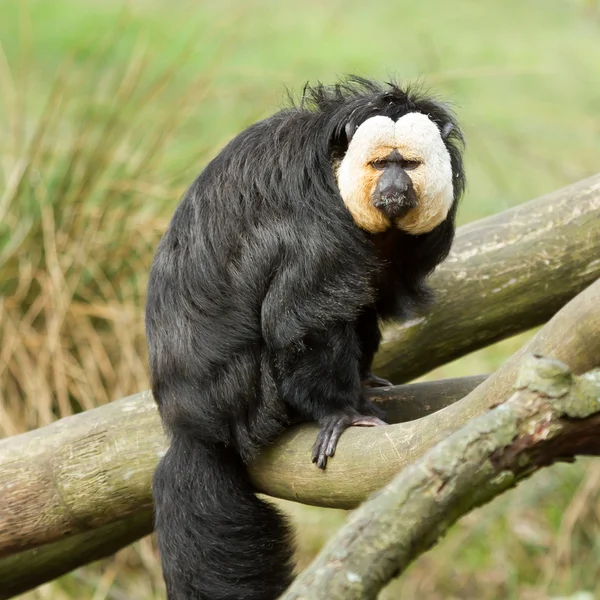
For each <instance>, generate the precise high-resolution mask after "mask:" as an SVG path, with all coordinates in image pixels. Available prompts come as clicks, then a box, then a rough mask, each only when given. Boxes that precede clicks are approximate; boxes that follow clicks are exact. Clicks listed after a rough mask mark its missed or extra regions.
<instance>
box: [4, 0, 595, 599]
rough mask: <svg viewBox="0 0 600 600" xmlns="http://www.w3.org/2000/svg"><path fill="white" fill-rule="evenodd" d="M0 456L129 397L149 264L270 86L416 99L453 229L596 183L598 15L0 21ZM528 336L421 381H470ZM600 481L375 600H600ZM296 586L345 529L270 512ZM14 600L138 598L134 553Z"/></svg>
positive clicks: (525, 488)
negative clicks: (3, 443) (449, 168)
mask: <svg viewBox="0 0 600 600" xmlns="http://www.w3.org/2000/svg"><path fill="white" fill-rule="evenodd" d="M0 43H1V47H0V51H1V52H0V92H1V93H0V293H1V295H2V297H0V382H1V385H0V435H8V434H12V433H16V432H18V431H22V430H24V429H27V428H30V427H35V426H39V425H41V424H44V423H47V422H49V421H51V420H53V419H55V418H56V417H59V416H63V415H65V414H69V413H70V412H73V411H76V410H81V409H82V408H89V407H91V406H93V405H94V404H95V403H97V402H106V401H108V400H110V399H113V398H116V397H118V396H120V395H125V394H127V393H130V392H134V391H137V390H139V389H140V388H141V387H146V386H147V372H146V368H145V349H144V340H143V329H142V304H143V296H144V288H145V280H146V274H147V270H148V266H149V263H150V260H151V255H152V250H153V248H154V245H155V244H156V241H157V239H158V237H159V236H160V233H161V232H162V231H163V230H164V227H165V226H166V223H167V220H168V218H169V216H170V214H171V213H172V211H173V209H174V207H175V206H176V204H177V201H178V198H179V197H180V194H181V193H182V191H183V189H184V188H185V186H186V185H187V184H188V183H190V182H191V180H192V179H193V177H194V176H195V175H196V174H197V172H198V171H199V170H200V169H201V168H202V166H203V165H204V164H205V163H206V161H207V160H208V159H209V158H210V157H211V156H212V155H213V154H214V153H215V152H216V151H217V150H218V148H219V147H221V146H222V145H223V144H224V143H225V142H226V141H227V140H228V139H230V138H231V137H232V136H233V135H235V133H237V132H238V131H239V130H240V129H242V128H243V127H245V126H247V125H248V124H250V123H251V122H253V121H254V120H256V119H258V118H261V117H263V116H266V115H268V114H270V113H271V112H273V111H274V110H276V109H277V108H278V107H280V106H281V104H282V102H283V99H284V97H285V94H284V88H285V87H286V86H288V87H290V88H292V89H294V90H296V91H297V90H299V89H300V88H301V86H302V84H303V83H304V82H305V81H307V80H308V81H315V80H322V81H326V82H330V81H333V80H335V79H336V78H337V77H338V76H340V75H343V74H345V73H357V74H361V75H368V76H373V77H377V78H385V77H388V76H394V77H398V78H400V79H402V80H417V79H420V80H422V81H423V82H424V83H425V84H426V85H427V86H428V87H430V88H432V89H433V90H434V91H435V92H436V93H437V94H439V95H440V96H441V97H444V98H447V99H450V100H451V101H452V102H453V104H454V106H455V108H456V111H457V113H458V115H459V118H460V120H461V122H462V123H463V125H464V129H465V134H466V137H467V143H468V145H467V154H466V166H467V171H468V178H469V187H468V192H467V195H466V197H465V199H464V201H463V204H462V206H461V210H460V220H461V222H466V221H470V220H473V219H476V218H480V217H482V216H485V215H489V214H492V213H495V212H499V211H501V210H503V209H505V208H507V207H509V206H512V205H515V204H518V203H521V202H524V201H527V200H529V199H531V198H533V197H535V196H538V195H540V194H543V193H546V192H549V191H552V190H554V189H556V188H558V187H561V186H564V185H567V184H569V183H571V182H574V181H576V180H579V179H581V178H584V177H586V176H588V175H591V174H593V173H594V172H595V171H597V170H598V165H600V143H599V140H600V85H599V84H598V83H599V80H600V67H599V65H600V3H598V2H597V1H595V0H591V1H590V0H581V1H575V0H572V1H568V0H503V1H502V2H492V1H491V0H455V1H453V2H448V1H445V0H421V1H420V2H415V1H414V0H413V1H410V2H408V1H406V0H388V1H381V0H375V1H373V2H368V3H365V2H358V1H356V0H350V1H346V2H341V1H339V0H335V1H332V2H323V1H317V0H306V2H303V3H299V2H291V0H287V1H285V0H284V1H281V2H273V1H272V0H248V1H246V2H242V0H220V1H219V2H217V1H216V0H214V1H211V2H204V3H199V2H191V1H185V0H171V1H170V2H168V3H167V2H159V1H150V0H146V1H143V0H130V1H129V2H125V1H123V2H117V1H115V0H105V1H104V2H92V1H90V0H88V1H87V2H81V1H76V0H28V1H25V0H1V1H0ZM526 338H527V334H523V335H521V336H518V337H517V338H513V339H511V340H505V341H504V342H502V343H500V344H498V345H495V346H494V347H492V348H489V349H486V350H484V351H480V352H477V353H475V354H473V355H470V356H468V357H464V358H463V359H460V360H458V361H455V362H454V363H451V364H449V365H445V366H443V367H440V368H439V369H437V370H436V371H435V372H434V373H432V374H430V377H447V376H453V375H460V374H473V373H480V372H489V371H491V370H493V369H495V368H497V367H498V366H499V365H500V364H501V363H502V361H503V360H505V358H506V357H507V356H508V355H509V354H510V353H511V352H513V351H514V350H516V349H517V348H518V347H519V346H520V345H521V344H522V343H523V341H524V340H525V339H526ZM599 489H600V474H599V470H598V467H597V466H596V465H594V464H593V463H591V462H583V463H581V464H579V465H575V466H560V467H557V468H553V469H550V470H548V471H546V472H545V473H543V474H540V475H538V476H536V477H535V478H534V479H532V480H531V481H529V482H526V483H525V484H522V485H521V486H520V487H519V488H518V489H517V490H515V491H513V492H511V493H509V494H507V495H505V496H504V497H502V498H500V499H498V500H497V501H495V502H493V503H492V504H491V505H490V506H488V507H484V508H482V509H480V510H478V511H476V512H475V513H473V514H472V515H469V516H468V517H466V518H464V519H463V520H462V521H461V522H460V523H459V524H458V525H457V526H456V527H455V528H453V530H452V531H451V532H450V534H449V535H448V537H447V538H446V539H445V540H444V541H442V542H441V543H440V545H439V546H438V547H437V548H435V549H434V550H433V551H431V552H430V553H428V554H427V555H425V556H424V557H422V558H421V559H420V560H419V561H417V562H416V563H415V564H414V565H413V566H412V567H411V569H410V570H409V572H408V573H407V574H406V575H405V576H404V577H403V578H402V580H401V581H400V582H397V583H395V584H393V585H392V586H391V587H390V589H389V590H387V591H386V592H385V594H384V597H385V598H386V599H387V600H392V599H395V598H400V597H401V598H403V599H407V598H416V599H422V598H427V599H432V600H435V599H438V598H440V599H445V598H473V599H483V600H486V599H492V598H515V599H517V598H518V599H525V600H527V599H531V600H533V599H541V598H548V597H550V596H552V595H569V594H573V593H575V592H576V591H578V590H588V591H591V592H594V593H600V590H598V589H596V587H597V585H598V584H597V581H599V580H600V579H599V577H598V575H599V573H598V565H600V547H599V544H598V542H597V539H600V538H599V536H598V533H599V527H600V521H599V514H600V513H599V512H598V511H599V508H600V504H599ZM286 507H288V509H289V510H290V511H291V513H292V515H293V518H294V520H295V521H296V522H297V524H298V529H299V532H300V533H299V552H298V557H299V561H300V565H304V564H306V563H307V561H308V560H310V557H311V556H312V555H313V554H314V553H315V552H316V551H317V550H318V548H319V547H320V545H321V544H322V543H323V541H324V540H325V539H326V538H327V537H328V536H329V535H331V533H332V532H333V531H335V529H336V528H337V527H338V526H339V525H340V524H341V523H342V521H343V518H344V513H343V512H341V511H335V512H333V511H326V510H321V509H314V508H307V507H301V506H297V505H289V504H286ZM135 548H136V549H135V551H134V552H132V551H131V550H129V551H125V552H121V553H119V555H118V556H117V558H116V559H114V560H111V561H105V562H103V563H100V565H99V566H98V567H90V568H86V569H81V570H79V571H78V572H77V573H75V574H71V575H68V576H66V577H64V578H62V579H61V580H60V581H58V582H56V583H53V584H50V585H48V586H44V587H43V588H40V589H39V590H38V591H36V592H33V593H31V594H28V595H27V596H26V597H27V598H28V599H29V600H34V599H35V600H41V599H42V598H53V599H56V600H61V599H63V598H65V599H66V598H93V600H101V599H104V598H115V599H117V600H118V598H122V597H127V598H142V597H143V598H152V597H154V596H156V597H160V595H161V593H162V591H161V590H162V588H161V585H162V583H161V580H160V573H159V570H158V567H157V562H156V552H155V548H154V547H153V545H152V544H151V543H149V542H148V541H146V542H144V543H141V544H137V545H136V547H135Z"/></svg>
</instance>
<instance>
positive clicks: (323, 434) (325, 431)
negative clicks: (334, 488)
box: [312, 410, 387, 469]
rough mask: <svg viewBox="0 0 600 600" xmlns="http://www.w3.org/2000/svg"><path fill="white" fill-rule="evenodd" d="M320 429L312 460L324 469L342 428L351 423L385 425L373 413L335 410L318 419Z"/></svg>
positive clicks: (332, 453)
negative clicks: (363, 413)
mask: <svg viewBox="0 0 600 600" xmlns="http://www.w3.org/2000/svg"><path fill="white" fill-rule="evenodd" d="M319 424H320V425H321V430H320V431H319V433H318V434H317V440H316V442H315V445H314V447H313V452H312V462H313V463H317V467H319V469H325V467H326V466H327V459H328V458H329V457H331V456H333V455H334V454H335V449H336V447H337V444H338V441H339V439H340V437H341V435H342V433H344V430H345V429H347V428H348V427H350V426H352V425H356V426H360V427H378V426H380V425H387V423H386V422H385V421H382V420H381V419H380V418H379V417H376V416H374V415H362V414H360V413H359V412H358V411H355V410H352V411H351V412H349V411H345V412H342V411H340V412H335V413H333V414H331V415H327V416H326V417H323V418H322V419H320V420H319Z"/></svg>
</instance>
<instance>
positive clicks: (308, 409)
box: [146, 78, 464, 600]
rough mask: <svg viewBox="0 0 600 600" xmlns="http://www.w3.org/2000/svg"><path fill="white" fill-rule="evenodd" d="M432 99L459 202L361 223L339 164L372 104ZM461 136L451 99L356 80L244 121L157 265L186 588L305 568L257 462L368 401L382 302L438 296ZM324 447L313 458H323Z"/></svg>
mask: <svg viewBox="0 0 600 600" xmlns="http://www.w3.org/2000/svg"><path fill="white" fill-rule="evenodd" d="M408 112H422V113H425V114H427V115H428V116H429V117H430V118H431V119H432V120H433V121H434V122H435V123H436V124H437V125H438V126H439V127H440V131H444V132H446V131H447V130H448V129H450V127H447V125H448V124H449V123H450V124H451V125H452V128H451V129H452V130H451V132H450V134H449V135H448V137H446V139H445V143H446V145H447V148H448V150H449V152H450V156H451V160H452V168H453V174H454V193H455V202H454V206H453V208H452V210H451V211H450V214H449V215H448V217H447V219H446V220H445V221H444V222H443V223H442V224H441V225H439V226H438V227H437V228H436V229H434V230H433V231H431V232H430V233H427V234H423V235H417V236H413V235H408V234H406V233H403V232H402V231H399V230H397V229H393V230H390V231H388V232H386V233H382V234H377V235H371V234H369V233H366V232H365V231H363V230H361V229H359V228H358V227H357V226H356V225H355V224H354V222H353V220H352V217H351V215H350V213H349V211H348V209H347V208H346V206H345V205H344V202H343V201H342V198H341V197H340V194H339V191H338V189H337V186H336V181H335V176H334V172H333V169H332V162H334V161H336V160H339V159H341V158H342V157H343V155H344V152H345V151H346V148H347V144H348V141H347V137H346V135H347V131H348V130H352V129H356V127H358V126H359V125H360V124H361V123H362V122H363V121H365V120H366V119H367V118H369V117H372V116H375V115H384V116H388V117H391V118H392V119H393V120H397V119H398V118H400V117H401V116H403V115H404V114H406V113H408ZM461 146H462V138H461V134H460V130H459V128H458V124H457V123H456V122H455V121H454V117H453V116H452V115H451V114H450V112H449V111H448V110H447V109H446V108H445V107H444V106H443V105H442V104H440V103H438V102H436V101H433V100H431V99H429V98H427V97H426V96H424V95H420V94H419V93H416V92H415V93H413V92H412V91H406V90H403V89H402V88H400V87H399V86H398V85H396V84H385V85H379V84H377V83H373V82H371V81H367V80H363V79H359V78H351V79H348V80H346V81H345V82H343V83H340V84H338V85H335V86H332V87H326V86H323V85H320V84H319V85H316V86H315V87H306V88H305V90H304V94H303V98H302V100H301V102H300V103H298V104H297V105H296V106H293V107H292V108H289V109H286V110H283V111H282V112H279V113H277V114H275V115H274V116H272V117H270V118H268V119H266V120H264V121H262V122H260V123H257V124H255V125H253V126H251V127H249V128H248V129H247V130H245V131H244V132H242V133H241V134H239V135H238V136H237V137H236V138H235V139H234V140H233V141H231V142H230V143H229V144H228V145H227V146H226V147H225V148H224V149H223V151H222V152H221V153H220V154H219V155H218V156H217V157H216V158H215V159H214V160H213V161H212V162H210V163H209V164H208V166H207V167H206V169H205V170H204V171H203V172H202V173H201V175H200V176H199V177H198V179H197V180H196V181H195V182H194V183H193V184H192V186H191V187H190V189H189V190H188V191H187V193H186V194H185V197H184V198H183V200H182V202H181V204H180V205H179V207H178V208H177V210H176V212H175V214H174V216H173V219H172V222H171V225H170V227H169V229H168V231H167V232H166V234H165V236H164V238H163V239H162V241H161V242H160V245H159V247H158V250H157V253H156V257H155V260H154V264H153V267H152V270H151V274H150V282H149V288H148V300H147V308H146V327H147V338H148V346H149V351H150V368H151V378H152V390H153V393H154V397H155V398H156V401H157V403H158V406H159V409H160V414H161V417H162V419H163V421H164V424H165V427H166V429H167V431H168V432H169V434H170V437H171V446H170V448H169V450H168V451H167V453H166V455H165V456H164V458H163V459H162V460H161V461H160V464H159V466H158V468H157V470H156V474H155V477H154V484H153V494H154V501H155V507H156V531H157V534H158V541H159V546H160V553H161V557H162V564H163V571H164V577H165V580H166V584H167V590H168V597H169V599H170V600H225V599H227V600H234V599H244V600H270V599H273V598H276V597H277V596H278V595H279V594H280V593H281V592H283V590H284V589H285V588H286V587H287V585H288V584H289V583H290V581H291V572H292V570H291V556H292V551H291V544H290V531H289V528H288V526H287V524H286V523H285V521H284V519H283V518H282V516H281V515H280V514H279V513H278V512H277V511H276V510H275V509H274V508H273V507H272V506H271V505H269V504H267V503H266V502H264V501H262V500H260V499H258V498H257V497H256V496H255V493H254V490H253V488H252V485H251V483H250V482H249V480H248V476H247V475H246V470H245V465H246V463H248V461H250V460H251V459H252V458H253V457H254V456H255V455H256V453H257V451H258V449H259V448H261V447H262V446H264V445H266V444H270V443H271V442H273V440H274V439H275V438H276V437H277V435H278V434H280V433H281V432H282V430H283V429H284V428H285V427H286V425H288V424H289V423H290V422H291V421H292V420H298V419H304V420H316V421H320V422H321V423H322V424H323V423H325V422H326V421H327V418H328V417H331V416H332V415H335V414H340V413H341V414H345V413H349V414H354V413H357V412H358V413H362V414H365V412H366V413H368V412H369V410H370V409H369V407H368V405H367V404H366V403H365V402H364V401H363V399H362V395H361V384H360V382H361V379H362V378H364V377H366V376H367V374H368V373H369V372H370V369H371V361H372V359H373V355H374V354H375V352H376V350H377V348H378V346H379V342H380V334H379V329H378V324H377V319H378V317H379V318H399V317H400V318H402V317H406V316H407V315H408V314H410V312H411V311H412V310H413V309H415V308H418V307H420V306H423V305H424V304H426V302H427V301H428V299H429V291H428V288H427V286H426V284H425V277H426V276H427V275H428V274H429V273H430V272H431V271H432V270H433V268H434V267H435V266H436V265H437V264H438V263H439V262H440V261H441V260H442V259H443V258H444V257H445V256H446V255H447V253H448V251H449V248H450V244H451V242H452V238H453V235H454V215H455V210H456V201H457V200H458V198H459V196H460V195H461V193H462V191H463V187H464V177H463V171H462V162H461V152H460V149H461ZM308 459H309V457H307V460H308Z"/></svg>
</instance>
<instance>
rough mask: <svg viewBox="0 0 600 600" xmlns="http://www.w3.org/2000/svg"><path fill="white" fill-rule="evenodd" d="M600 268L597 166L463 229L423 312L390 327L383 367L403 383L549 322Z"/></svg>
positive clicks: (381, 358)
mask: <svg viewBox="0 0 600 600" xmlns="http://www.w3.org/2000/svg"><path fill="white" fill-rule="evenodd" d="M598 277H600V174H598V175H595V176H594V177H590V178H589V179H586V180H584V181H580V182H579V183H576V184H574V185H571V186H569V187H566V188H564V189H561V190H558V191H556V192H553V193H551V194H548V195H546V196H542V197H541V198H538V199H537V200H532V201H531V202H528V203H526V204H522V205H520V206H517V207H515V208H512V209H510V210H507V211H504V212H502V213H499V214H497V215H494V216H492V217H489V218H487V219H482V220H480V221H476V222H474V223H470V224H468V225H465V226H463V227H461V228H460V229H459V230H458V233H457V236H456V240H455V243H454V246H453V249H452V252H451V253H450V256H449V257H448V259H447V260H446V261H445V262H444V263H443V264H441V265H440V266H439V267H438V268H437V270H436V272H435V273H434V274H433V276H432V277H431V284H432V286H433V288H434V290H435V293H436V304H435V306H434V307H433V310H432V311H431V312H430V313H429V314H428V315H427V316H426V317H424V318H420V319H415V320H412V321H410V322H408V323H405V324H399V325H390V326H388V327H387V328H386V331H385V335H384V344H383V346H382V349H381V351H380V353H379V355H378V356H377V359H376V372H377V374H378V375H382V376H383V377H386V378H388V379H390V380H391V381H393V382H394V383H402V382H404V381H410V380H411V379H414V378H415V377H418V376H420V375H423V374H424V373H426V372H427V371H430V370H431V369H433V368H435V367H437V366H439V365H443V364H446V363H447V362H449V361H451V360H454V359H455V358H458V357H460V356H463V355H465V354H467V353H469V352H472V351H474V350H477V349H479V348H482V347H484V346H487V345H489V344H490V343H492V342H495V341H498V340H500V339H503V338H506V337H509V336H511V335H514V334H516V333H519V332H521V331H525V330H527V329H531V328H533V327H536V326H538V325H542V324H543V323H545V322H546V321H547V320H548V319H549V318H550V317H551V316H552V315H553V314H554V313H555V312H556V311H557V310H559V309H560V307H561V306H563V305H564V304H565V303H566V302H568V301H569V300H570V299H571V298H573V297H574V296H575V295H576V294H578V293H579V292H580V291H581V290H583V289H584V288H585V287H586V286H588V285H589V284H590V283H592V282H593V281H595V280H596V279H598Z"/></svg>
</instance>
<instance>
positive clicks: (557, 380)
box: [282, 355, 600, 600]
mask: <svg viewBox="0 0 600 600" xmlns="http://www.w3.org/2000/svg"><path fill="white" fill-rule="evenodd" d="M516 387H517V388H518V391H517V392H516V393H515V394H514V395H513V396H512V397H511V398H510V399H509V400H508V401H507V402H506V403H504V404H502V405H500V406H498V407H497V408H495V409H493V410H491V411H488V412H487V413H485V414H483V415H481V416H480V417H478V418H476V419H473V420H472V421H471V422H469V423H468V424H467V425H466V426H465V427H464V428H462V429H460V430H459V431H456V432H455V433H454V434H452V435H451V436H450V437H448V438H447V439H446V440H444V441H442V442H440V443H439V444H438V445H437V446H435V447H434V448H433V449H432V450H430V451H429V452H427V453H426V454H425V455H424V456H423V457H422V458H421V459H420V460H418V461H417V462H415V463H413V464H411V465H410V466H408V467H407V468H405V469H404V470H403V471H402V472H401V473H399V474H398V475H397V476H396V477H395V478H394V479H393V481H392V482H391V483H389V484H388V485H387V486H386V487H385V488H384V489H383V490H381V491H380V492H379V493H377V494H375V495H374V496H373V497H372V498H371V499H369V500H368V501H367V502H365V503H364V504H363V505H362V506H361V507H360V508H359V509H358V510H356V511H355V512H354V513H353V515H352V516H351V517H350V519H349V521H348V522H347V524H346V525H345V526H344V527H343V528H342V530H341V531H340V532H339V533H338V534H337V535H336V536H335V537H334V538H333V539H332V540H330V542H329V543H328V544H327V546H326V547H325V548H324V549H323V551H322V552H321V553H320V554H319V556H318V557H317V558H316V559H315V560H314V561H313V563H312V564H311V565H310V566H309V567H308V568H307V569H306V570H305V571H304V572H303V573H302V574H301V575H300V576H299V577H298V578H297V579H296V581H295V582H294V583H293V584H292V586H291V587H290V589H289V590H288V591H287V592H286V593H285V594H284V595H283V596H282V600H309V599H312V598H328V599H330V600H338V599H339V600H341V599H344V600H353V599H354V600H368V599H371V598H376V597H377V594H378V592H379V590H380V589H381V588H382V587H383V586H384V585H385V584H386V583H387V582H388V581H389V580H390V579H392V578H393V577H397V576H398V575H400V574H401V573H402V572H403V571H404V570H405V569H406V567H407V566H408V565H409V564H410V563H411V562H412V561H413V560H414V559H415V558H416V557H417V556H419V555H420V554H422V553H423V552H425V551H426V550H428V549H429V548H431V546H433V545H434V544H435V543H436V541H437V540H438V539H439V538H440V537H441V536H442V535H443V534H444V533H445V532H446V531H447V530H448V528H449V527H450V526H451V525H452V524H454V523H455V522H456V521H457V520H458V519H459V518H460V517H461V516H463V515H464V514H466V513H468V512H469V511H471V510H473V509H474V508H476V507H477V506H480V505H481V504H484V503H486V502H488V501H489V500H491V499H492V498H494V497H495V496H497V495H499V494H501V493H502V492H503V491H505V490H507V489H509V488H510V487H513V486H515V485H516V484H517V483H518V482H519V481H521V480H522V479H525V478H526V477H529V476H530V475H532V474H533V473H535V472H536V471H537V470H539V469H540V468H541V467H544V466H547V465H550V464H552V463H554V462H555V461H557V460H565V459H572V458H573V457H574V456H576V455H581V454H588V455H598V454H600V413H599V412H598V411H599V410H600V370H597V371H595V372H590V373H588V374H587V375H585V376H583V377H574V376H573V375H572V374H571V371H570V370H569V369H568V367H567V366H566V365H564V364H563V363H560V362H559V361H554V360H549V359H542V358H540V357H534V356H531V355H530V356H528V357H527V358H526V359H525V360H524V363H523V367H522V369H521V374H520V378H519V381H518V382H517V386H516Z"/></svg>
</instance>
